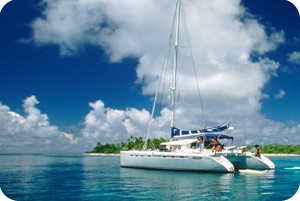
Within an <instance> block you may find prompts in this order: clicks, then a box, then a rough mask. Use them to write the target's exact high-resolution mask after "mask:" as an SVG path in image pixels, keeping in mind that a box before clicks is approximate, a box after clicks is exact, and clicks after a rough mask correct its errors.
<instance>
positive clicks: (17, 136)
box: [0, 96, 77, 153]
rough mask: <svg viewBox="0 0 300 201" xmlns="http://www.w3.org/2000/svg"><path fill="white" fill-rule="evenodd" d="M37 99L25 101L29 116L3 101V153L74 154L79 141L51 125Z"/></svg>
mask: <svg viewBox="0 0 300 201" xmlns="http://www.w3.org/2000/svg"><path fill="white" fill-rule="evenodd" d="M38 103H39V101H38V100H37V99H36V97H35V96H30V97H28V98H26V99H25V100H24V103H23V108H24V112H25V114H26V115H25V116H24V117H23V116H21V115H20V114H18V113H15V112H13V111H11V110H10V109H9V107H8V106H6V105H3V104H2V103H1V102H0V142H1V145H0V152H14V153H15V152H20V153H28V152H29V153H33V152H51V153H52V152H70V151H71V150H68V148H70V146H68V145H69V144H70V142H71V143H76V141H77V139H76V138H74V136H73V135H72V134H67V133H62V132H60V131H59V129H58V127H56V126H52V125H50V123H49V120H48V116H47V115H46V114H42V113H41V112H40V110H39V109H38V108H37V107H36V105H37V104H38Z"/></svg>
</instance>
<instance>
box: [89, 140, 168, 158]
mask: <svg viewBox="0 0 300 201" xmlns="http://www.w3.org/2000/svg"><path fill="white" fill-rule="evenodd" d="M162 142H167V140H166V139H164V138H160V139H156V138H155V139H152V140H151V141H150V140H147V148H158V147H159V145H160V143H162ZM144 144H145V141H143V138H142V137H133V136H131V137H130V138H128V139H127V141H126V142H121V143H118V144H117V145H115V144H104V145H103V144H101V142H98V143H97V145H96V146H95V147H94V149H93V151H91V152H88V153H105V154H118V153H120V151H122V150H131V149H142V148H143V146H144Z"/></svg>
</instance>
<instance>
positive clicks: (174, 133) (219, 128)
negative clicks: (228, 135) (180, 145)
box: [171, 124, 229, 137]
mask: <svg viewBox="0 0 300 201" xmlns="http://www.w3.org/2000/svg"><path fill="white" fill-rule="evenodd" d="M228 128H229V124H224V125H221V126H217V127H213V128H205V129H198V130H189V131H185V130H180V129H178V128H176V127H172V128H171V137H174V136H178V135H179V136H180V135H191V134H203V133H210V132H220V131H223V130H226V129H228Z"/></svg>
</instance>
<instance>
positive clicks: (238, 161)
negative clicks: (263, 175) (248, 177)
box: [224, 154, 275, 170]
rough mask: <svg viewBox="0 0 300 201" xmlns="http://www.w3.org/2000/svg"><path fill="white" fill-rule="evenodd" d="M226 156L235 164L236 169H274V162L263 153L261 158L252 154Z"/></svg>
mask: <svg viewBox="0 0 300 201" xmlns="http://www.w3.org/2000/svg"><path fill="white" fill-rule="evenodd" d="M224 157H226V158H227V159H228V160H229V161H230V162H231V163H232V164H233V166H234V168H235V169H258V170H266V169H274V168H275V165H274V163H273V162H272V161H271V160H269V159H268V158H267V157H265V156H263V155H261V158H259V157H256V156H253V155H252V154H244V155H238V156H232V155H231V156H230V155H227V156H224Z"/></svg>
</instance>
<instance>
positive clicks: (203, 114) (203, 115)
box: [182, 6, 206, 128]
mask: <svg viewBox="0 0 300 201" xmlns="http://www.w3.org/2000/svg"><path fill="white" fill-rule="evenodd" d="M182 18H183V19H184V20H183V22H184V27H185V31H186V37H187V40H188V45H189V47H190V48H189V49H190V53H191V57H192V66H193V68H194V71H195V76H196V82H197V90H198V95H199V98H200V103H201V109H202V117H203V121H204V122H203V123H204V128H205V127H206V119H205V111H204V107H203V101H202V96H201V91H200V87H199V82H198V75H197V70H196V67H195V61H194V57H193V51H192V45H191V40H190V37H189V33H188V29H187V24H186V20H185V12H184V7H183V6H182Z"/></svg>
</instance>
